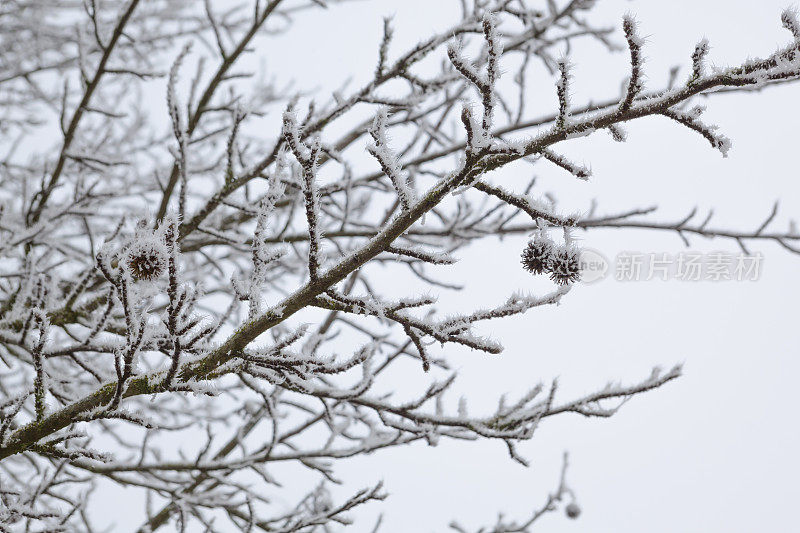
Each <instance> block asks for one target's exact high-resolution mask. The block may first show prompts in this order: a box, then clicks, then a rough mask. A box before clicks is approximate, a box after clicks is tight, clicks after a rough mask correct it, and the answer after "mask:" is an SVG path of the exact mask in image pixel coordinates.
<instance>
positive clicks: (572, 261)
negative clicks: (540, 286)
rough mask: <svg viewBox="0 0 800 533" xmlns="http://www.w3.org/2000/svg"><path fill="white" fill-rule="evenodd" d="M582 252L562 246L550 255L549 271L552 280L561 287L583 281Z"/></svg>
mask: <svg viewBox="0 0 800 533" xmlns="http://www.w3.org/2000/svg"><path fill="white" fill-rule="evenodd" d="M580 255H581V254H580V250H578V249H577V248H575V247H572V246H561V247H558V248H556V249H555V250H554V251H553V253H552V254H550V261H549V262H548V263H547V270H548V271H549V272H550V279H551V280H553V281H554V282H556V283H557V284H559V285H567V284H568V283H575V282H576V281H579V280H580V279H581V258H580Z"/></svg>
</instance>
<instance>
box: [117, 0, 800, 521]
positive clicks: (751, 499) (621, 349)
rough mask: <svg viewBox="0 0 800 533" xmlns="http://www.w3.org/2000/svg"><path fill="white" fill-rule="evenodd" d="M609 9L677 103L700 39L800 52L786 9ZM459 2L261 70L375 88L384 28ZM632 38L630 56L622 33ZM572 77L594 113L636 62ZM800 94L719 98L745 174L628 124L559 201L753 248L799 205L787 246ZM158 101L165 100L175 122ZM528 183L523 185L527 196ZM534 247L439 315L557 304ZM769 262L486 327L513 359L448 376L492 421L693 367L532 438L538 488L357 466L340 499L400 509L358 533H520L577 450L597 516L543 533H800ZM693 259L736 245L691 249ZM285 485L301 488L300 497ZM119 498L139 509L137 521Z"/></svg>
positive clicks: (485, 460)
mask: <svg viewBox="0 0 800 533" xmlns="http://www.w3.org/2000/svg"><path fill="white" fill-rule="evenodd" d="M600 4H601V5H600V6H599V8H598V10H599V13H600V17H599V19H601V20H604V21H605V22H607V23H608V24H609V25H614V26H616V27H619V26H620V21H621V17H622V15H623V13H625V12H626V11H628V10H630V11H631V12H633V13H634V14H636V16H637V17H638V20H639V21H640V23H641V26H640V28H641V29H640V31H641V33H642V34H643V35H645V36H647V44H646V48H645V54H646V56H647V64H646V70H647V73H648V78H649V80H650V81H651V82H652V86H654V87H655V86H661V85H663V82H664V80H665V79H666V75H667V72H668V70H669V68H670V67H671V66H672V65H675V64H680V65H682V66H683V67H684V69H685V67H686V65H688V64H689V63H690V60H689V55H690V53H691V51H692V50H693V48H694V44H695V43H696V42H697V41H698V40H699V38H701V37H702V36H707V37H708V38H709V40H710V41H711V44H712V52H711V56H710V57H711V59H712V60H713V62H714V63H715V64H718V65H726V64H733V63H737V62H740V61H742V60H743V59H745V58H747V57H750V56H761V55H766V54H768V53H770V52H772V51H773V50H774V49H775V48H776V47H778V46H779V45H784V44H786V43H787V42H788V40H789V38H790V34H789V33H788V32H787V31H786V30H784V29H782V28H781V27H780V20H779V16H780V13H781V10H782V9H783V8H784V7H787V4H786V3H785V2H784V1H781V0H759V1H752V0H750V1H745V0H738V1H730V0H727V1H726V0H700V1H698V0H695V1H690V0H677V1H670V2H657V1H649V2H645V1H631V2H625V1H622V0H609V1H601V2H600ZM457 5H458V2H457V1H456V0H403V1H397V0H395V1H391V0H381V1H363V2H356V3H352V4H349V5H344V6H340V7H336V8H334V9H332V10H330V11H328V12H322V11H317V12H315V13H313V14H312V13H309V14H306V15H303V16H301V17H300V18H299V20H298V22H297V24H296V26H295V27H294V31H293V32H291V33H290V34H288V35H285V36H279V37H270V38H269V39H265V40H263V41H262V42H261V43H260V45H259V46H260V48H258V52H257V54H256V55H255V56H254V57H251V58H250V59H248V61H250V63H249V65H250V66H253V67H256V66H258V65H259V64H265V65H266V66H267V70H268V71H269V72H270V74H274V75H275V76H277V77H278V78H282V79H286V78H289V77H295V78H296V79H297V84H298V86H299V87H307V88H317V89H319V90H320V94H321V95H325V94H327V93H328V92H329V90H330V89H332V88H334V87H337V86H338V85H339V84H340V83H341V82H342V81H343V80H344V78H345V77H346V76H347V75H348V74H349V73H360V75H361V76H362V77H357V78H356V80H355V82H354V83H358V80H360V79H362V78H363V74H365V73H369V72H371V69H372V68H373V67H374V61H375V57H376V56H375V54H376V46H377V43H378V42H379V39H380V32H381V18H382V16H384V15H388V14H394V15H395V19H394V20H395V28H396V40H395V42H394V43H393V45H392V49H393V50H394V51H400V50H403V49H405V48H407V47H408V46H409V45H411V44H413V43H414V42H415V41H416V40H418V39H420V38H423V37H425V36H427V35H428V34H429V33H430V32H431V31H433V30H441V29H443V28H445V27H447V26H448V25H450V24H451V23H452V22H453V21H454V20H455V18H454V17H457V16H458V15H457ZM599 19H595V21H597V20H599ZM616 39H617V40H618V41H619V42H620V43H621V42H623V41H622V39H621V36H620V35H619V34H617V36H616ZM573 61H574V62H575V63H576V72H575V86H574V95H575V101H576V102H577V103H581V104H582V103H584V102H585V101H586V99H587V98H589V97H590V95H591V96H594V97H595V98H596V99H605V98H607V97H609V96H614V95H616V94H617V90H618V87H619V84H620V81H621V80H622V79H623V77H624V76H625V73H626V69H627V64H628V63H627V62H628V58H627V54H626V53H625V52H623V53H619V54H616V55H609V54H608V53H606V52H604V51H597V50H596V48H595V47H594V45H592V46H586V44H584V45H578V46H576V47H575V50H574V55H573ZM245 65H248V63H245ZM684 73H685V70H684ZM507 75H508V77H510V76H512V75H513V73H508V74H507ZM529 82H530V84H531V91H532V93H531V100H530V102H531V103H530V106H529V111H528V114H529V115H530V116H536V115H538V114H539V113H544V112H549V111H551V110H552V109H554V106H555V105H556V101H555V96H554V92H553V80H552V79H551V78H545V77H540V78H537V77H534V76H532V77H531V78H530V79H529ZM799 88H800V86H797V85H787V86H783V87H779V88H772V89H768V90H765V91H763V92H761V93H757V94H746V95H741V94H736V95H720V96H716V97H714V98H713V99H711V100H709V101H708V105H709V112H708V115H707V117H708V121H709V122H711V123H717V124H719V125H720V126H721V128H722V131H724V133H725V134H727V135H728V136H730V137H731V138H732V139H733V150H732V151H731V153H730V157H729V158H728V159H723V158H721V156H720V154H719V153H718V152H716V151H714V150H712V149H711V148H710V147H709V146H708V144H707V143H706V141H705V140H704V139H702V138H701V137H699V136H698V135H696V134H693V133H691V132H689V131H688V130H686V129H684V128H681V127H679V126H677V125H675V124H674V123H671V122H670V121H668V120H666V119H659V118H648V119H645V120H642V121H640V122H637V123H635V124H633V125H630V126H629V127H628V131H629V141H628V142H627V143H626V144H616V143H613V142H612V141H611V140H610V138H609V137H608V136H607V135H605V134H596V135H594V136H592V137H590V138H588V139H579V140H574V141H570V142H569V143H566V144H565V145H564V146H563V147H559V149H560V150H561V151H562V152H564V153H568V154H569V155H571V156H572V157H573V158H574V159H576V160H578V161H584V162H586V163H587V164H590V165H591V166H592V168H593V169H594V177H593V179H592V180H591V181H590V182H589V183H588V184H585V183H573V182H572V180H571V179H570V178H569V177H567V176H565V175H564V174H563V173H559V172H557V171H553V170H552V169H544V168H542V169H541V171H540V170H539V169H536V173H537V174H539V175H541V182H540V183H541V184H540V189H539V191H540V192H541V191H545V190H553V191H557V192H558V194H559V196H560V198H561V201H562V202H563V204H562V207H564V209H565V210H570V209H585V208H586V207H587V206H588V202H589V200H590V199H591V198H593V197H597V198H598V200H599V201H600V206H601V209H603V210H607V211H608V212H614V211H617V210H621V209H625V208H630V207H637V206H646V205H650V204H653V203H658V204H660V205H661V206H662V208H663V211H662V213H661V215H660V219H661V220H673V219H674V220H677V219H679V218H681V216H682V215H683V214H684V213H686V212H688V211H689V210H690V209H691V208H692V207H693V206H695V205H697V206H699V207H700V208H703V209H708V208H711V207H714V208H715V209H716V213H717V215H716V218H715V222H714V223H713V224H712V226H725V227H733V228H739V229H753V228H755V227H758V225H759V224H760V223H761V221H762V220H763V218H764V217H766V215H767V214H768V213H769V210H770V209H771V206H772V203H773V202H774V201H775V200H776V199H778V198H780V199H781V205H782V210H783V213H784V214H783V215H782V216H780V217H779V218H778V220H777V222H776V223H777V224H779V225H780V226H781V227H785V225H786V224H787V220H788V217H789V216H790V215H792V214H793V215H795V216H797V215H800V194H799V193H800V175H798V150H799V149H800V144H798V140H799V138H798V137H799V136H798V133H797V127H798V122H800V110H798V105H797V101H798V96H800V90H799ZM160 98H161V99H159V100H157V101H154V102H153V105H154V106H155V107H158V108H159V109H160V108H162V107H163V105H164V104H163V101H162V100H163V96H162V97H160ZM516 177H517V178H519V179H522V178H527V177H528V176H527V175H526V176H516ZM514 178H515V176H513V175H509V176H508V179H509V180H511V181H509V183H512V182H513V180H514ZM504 179H505V178H504ZM517 183H520V182H517ZM579 237H581V239H582V240H583V243H584V244H585V245H586V246H588V247H591V248H593V249H596V250H601V251H602V252H603V253H605V254H606V255H608V256H612V257H613V256H614V255H616V254H617V253H618V252H620V251H623V250H635V251H642V252H667V253H677V252H680V251H682V250H683V245H682V243H681V241H680V239H678V237H677V236H676V235H674V234H669V233H660V234H659V233H655V232H645V231H640V230H625V231H623V230H607V231H593V232H591V233H586V234H579ZM524 241H525V238H524V236H521V237H519V238H513V239H511V238H509V239H506V240H504V241H503V242H494V241H486V242H483V243H482V244H480V246H479V247H475V248H472V249H470V250H469V251H467V252H462V253H460V258H461V262H460V263H459V264H458V266H457V267H456V268H455V269H453V270H452V272H453V273H454V274H453V275H454V280H455V281H462V282H466V283H467V284H468V289H467V290H466V291H465V292H463V293H442V294H441V298H440V302H441V303H440V305H439V308H440V309H444V310H447V309H456V308H460V309H465V308H473V307H475V306H478V305H482V304H486V305H488V304H496V303H498V302H499V301H502V300H503V299H504V298H505V296H506V295H507V294H508V293H510V292H511V291H513V290H516V289H524V290H538V291H544V290H545V289H547V287H548V285H547V283H544V282H542V281H541V280H534V279H533V278H531V277H530V276H529V275H527V274H526V273H525V272H524V271H522V270H521V269H520V268H519V264H518V254H519V250H520V249H521V247H522V246H523V244H524ZM751 248H752V249H753V250H754V251H761V252H763V253H764V254H765V256H766V257H765V260H764V262H763V274H762V276H761V279H760V280H759V281H757V282H718V283H714V282H700V283H688V282H679V281H667V282H662V281H651V282H638V283H622V282H617V281H614V280H613V279H610V280H606V281H603V282H601V283H598V284H594V285H578V286H576V287H575V289H574V290H573V291H572V292H571V293H570V294H569V295H568V296H567V297H566V298H565V299H564V301H563V305H561V306H560V307H558V308H550V309H543V310H537V311H532V312H530V313H529V314H528V315H525V316H523V317H517V318H515V319H511V320H503V321H499V322H497V323H494V324H492V325H491V326H490V327H487V328H484V330H483V331H484V332H485V333H491V334H492V336H494V337H495V338H498V339H501V340H502V341H503V342H504V344H505V345H506V348H507V349H506V352H505V353H504V354H503V355H501V356H498V357H494V356H487V355H485V354H476V353H470V352H469V351H466V350H464V351H458V350H456V349H453V348H450V349H449V351H448V355H449V357H450V360H451V361H453V363H454V365H455V366H457V367H459V368H460V372H461V378H460V380H459V382H458V387H459V390H463V391H467V392H468V395H469V396H470V397H471V398H472V399H473V401H472V403H471V405H472V406H473V407H475V408H476V409H477V410H480V409H481V405H480V402H481V400H483V401H485V402H487V404H486V406H484V408H485V409H488V408H489V403H488V402H494V401H495V399H496V398H497V396H499V395H500V394H502V393H505V392H508V393H510V394H512V395H513V394H515V393H516V394H519V393H522V392H524V391H525V390H527V389H528V388H529V387H530V386H531V385H533V384H535V383H536V382H538V381H540V380H544V381H545V382H548V381H549V380H551V379H552V378H553V377H556V376H560V380H561V393H560V394H561V396H560V397H561V398H562V399H567V398H569V397H572V396H575V395H578V394H581V393H584V392H590V391H591V390H594V389H596V388H598V387H600V386H602V385H603V384H604V383H605V382H606V381H608V380H618V379H621V380H623V381H633V380H637V379H640V378H643V377H645V376H646V375H647V374H648V373H649V371H650V368H651V367H652V366H653V365H664V366H665V367H666V366H671V365H672V364H674V363H677V362H684V363H685V376H684V377H682V378H681V379H680V380H679V381H677V382H673V383H671V384H669V385H667V386H666V387H664V388H663V389H661V390H658V391H655V392H652V393H649V394H647V395H646V396H642V397H638V398H635V399H634V400H633V401H631V402H630V403H629V404H628V405H626V406H625V407H624V408H623V409H622V411H621V412H620V413H619V414H618V415H616V416H615V417H614V418H612V419H610V420H589V419H583V418H580V417H578V416H570V415H567V416H563V417H558V418H557V419H553V420H548V421H547V422H546V423H544V424H543V425H542V427H541V428H540V431H539V434H538V436H537V437H536V438H535V439H534V440H533V441H531V442H528V443H524V444H522V445H521V446H520V451H521V452H522V453H523V454H524V455H525V456H526V457H528V458H529V459H530V460H531V461H532V466H531V468H528V469H525V468H523V467H521V466H519V465H518V464H516V463H513V462H511V461H510V460H509V459H508V457H507V455H506V452H505V448H504V446H503V445H502V444H501V443H497V442H487V443H463V442H443V443H441V444H440V445H439V446H438V447H436V448H430V447H427V446H425V445H414V446H411V447H408V448H407V449H405V450H396V451H389V452H385V453H377V454H375V455H372V456H369V457H362V458H357V459H353V460H350V461H348V462H347V463H346V464H345V466H344V467H343V468H341V469H340V470H339V474H340V476H341V477H342V478H343V479H345V480H346V482H347V484H346V486H345V487H343V489H342V492H341V494H340V495H345V494H346V493H348V492H349V491H351V490H352V489H355V488H361V487H363V486H367V485H369V484H371V483H373V482H374V481H375V480H377V479H383V480H385V482H386V488H387V490H388V491H389V492H390V494H391V496H390V498H389V499H388V500H387V501H386V502H385V503H384V504H383V505H379V506H376V505H374V504H373V505H372V506H371V507H369V508H365V510H364V511H362V512H359V513H356V516H358V517H359V518H363V520H362V521H359V522H357V525H356V526H353V527H352V528H350V530H352V531H368V530H369V529H370V528H371V525H372V520H373V519H374V517H375V516H377V513H378V511H382V512H384V514H385V517H384V518H385V519H384V528H383V529H382V531H384V532H387V533H395V532H410V531H414V532H416V531H420V532H428V531H443V530H446V529H447V523H448V522H449V521H450V519H452V518H457V519H458V520H459V521H460V522H461V523H462V524H464V525H467V526H474V527H475V528H477V527H478V526H479V525H481V524H485V523H489V522H491V521H493V520H494V519H495V516H496V512H497V511H504V512H505V513H507V514H508V515H509V516H512V517H520V518H522V517H524V516H525V514H526V513H528V512H529V511H530V510H531V509H532V508H534V507H536V506H539V505H540V504H541V503H542V502H543V501H544V499H545V497H546V494H547V492H548V491H550V490H552V489H553V488H554V487H555V485H556V482H557V477H558V470H559V467H560V457H561V453H562V451H563V450H564V449H568V450H569V451H570V452H571V455H572V467H571V469H570V472H569V482H570V484H571V485H572V487H573V488H574V489H575V491H576V493H577V495H578V498H579V502H580V505H581V507H582V508H583V515H582V516H581V518H580V519H579V520H578V521H574V522H573V521H569V520H567V519H566V518H565V517H564V516H563V514H560V513H559V514H557V515H553V516H549V517H547V518H545V519H543V520H542V522H541V524H540V526H539V527H538V528H537V529H536V530H537V531H548V532H552V533H558V532H577V531H592V532H595V533H602V532H615V533H628V532H631V533H633V532H636V533H639V532H642V531H647V532H648V533H660V532H670V533H673V532H677V531H679V532H686V533H691V532H706V533H707V532H726V533H738V532H742V533H745V532H754V531H772V532H789V531H796V530H797V529H796V527H797V525H796V524H797V513H796V507H797V501H798V498H800V489H798V480H797V478H798V474H800V459H798V452H797V450H798V449H800V429H798V424H797V418H798V417H797V407H796V401H797V400H796V391H797V385H796V383H797V380H798V371H800V363H799V362H798V357H797V356H798V355H799V354H800V350H799V349H798V333H797V326H798V314H797V303H798V297H800V281H799V280H798V279H799V278H798V267H800V257H798V256H792V255H790V254H789V253H788V252H786V251H784V250H782V249H780V248H779V247H778V246H777V245H773V244H764V245H752V246H751ZM692 250H697V251H712V250H728V251H732V252H736V251H737V250H738V248H737V247H736V246H735V244H734V243H731V242H723V241H713V242H710V241H704V240H700V239H693V240H692ZM490 273H491V274H490ZM477 279H482V281H480V282H475V280H477ZM415 375H416V377H417V379H419V380H420V383H398V384H397V387H398V388H406V387H408V388H411V389H414V390H416V388H418V387H420V386H422V384H421V383H422V381H421V380H422V379H423V378H424V377H423V376H421V375H419V374H415ZM408 379H409V380H413V379H414V375H409V377H408ZM282 481H284V483H286V484H287V485H288V486H289V488H290V489H292V487H291V480H287V479H284V480H282ZM302 488H306V487H302ZM298 490H299V488H298ZM106 496H107V497H108V499H109V504H110V506H109V507H108V510H109V512H108V514H107V515H106V516H104V517H103V519H104V520H106V523H108V522H111V521H115V522H116V523H117V524H118V525H119V524H121V523H126V521H127V519H130V520H132V522H131V524H138V523H139V519H140V517H141V507H140V501H139V500H138V499H134V498H130V496H129V495H126V494H124V493H121V492H119V491H115V490H114V489H113V488H111V489H109V492H108V493H107V494H106ZM120 498H122V501H124V502H127V503H130V505H129V506H128V505H124V506H120V505H119V502H120V501H121V500H120ZM279 501H280V500H278V502H279ZM287 501H291V500H289V499H288V498H287ZM112 502H113V503H112ZM112 509H113V513H112V512H111V510H112ZM101 521H102V520H101Z"/></svg>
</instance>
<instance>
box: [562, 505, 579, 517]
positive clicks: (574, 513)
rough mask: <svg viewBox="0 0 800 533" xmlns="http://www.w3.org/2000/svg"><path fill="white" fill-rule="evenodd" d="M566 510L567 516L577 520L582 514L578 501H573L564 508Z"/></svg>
mask: <svg viewBox="0 0 800 533" xmlns="http://www.w3.org/2000/svg"><path fill="white" fill-rule="evenodd" d="M564 512H565V513H566V515H567V518H571V519H572V520H575V519H576V518H578V517H579V516H580V515H581V508H580V507H578V504H577V503H575V502H572V503H570V504H568V505H567V506H566V507H565V508H564Z"/></svg>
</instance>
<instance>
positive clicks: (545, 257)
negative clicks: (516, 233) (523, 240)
mask: <svg viewBox="0 0 800 533" xmlns="http://www.w3.org/2000/svg"><path fill="white" fill-rule="evenodd" d="M554 248H555V245H554V244H553V241H551V240H550V239H548V238H547V237H545V236H543V235H537V236H536V238H534V239H533V240H532V241H530V242H528V245H527V246H526V247H525V249H524V250H523V251H522V266H523V268H524V269H525V270H527V271H528V272H530V273H531V274H542V273H544V272H545V271H547V270H548V266H547V265H548V263H549V262H550V256H551V255H552V253H553V249H554Z"/></svg>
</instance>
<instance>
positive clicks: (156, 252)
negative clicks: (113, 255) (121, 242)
mask: <svg viewBox="0 0 800 533" xmlns="http://www.w3.org/2000/svg"><path fill="white" fill-rule="evenodd" d="M168 258H169V252H168V250H167V245H166V244H165V243H164V241H163V240H161V239H159V238H157V237H156V236H153V235H148V236H138V237H137V239H136V240H135V241H134V242H133V243H132V244H131V245H130V247H129V248H128V250H127V252H126V253H125V267H126V268H127V269H128V271H129V272H130V274H131V277H133V279H135V280H137V281H152V280H154V279H158V278H159V277H160V276H161V275H162V274H163V273H164V271H165V270H166V269H167V263H168Z"/></svg>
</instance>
